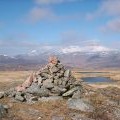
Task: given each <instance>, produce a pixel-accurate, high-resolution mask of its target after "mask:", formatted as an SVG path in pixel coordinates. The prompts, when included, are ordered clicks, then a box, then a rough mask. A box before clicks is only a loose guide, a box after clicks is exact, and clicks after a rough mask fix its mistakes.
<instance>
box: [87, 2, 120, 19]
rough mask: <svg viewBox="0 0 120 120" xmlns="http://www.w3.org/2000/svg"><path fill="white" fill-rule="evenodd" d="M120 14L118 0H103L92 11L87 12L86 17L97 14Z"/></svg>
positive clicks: (89, 17) (90, 17)
mask: <svg viewBox="0 0 120 120" xmlns="http://www.w3.org/2000/svg"><path fill="white" fill-rule="evenodd" d="M103 15H107V16H120V0H104V1H103V2H102V3H101V4H100V5H99V7H98V9H97V10H96V11H95V12H93V13H88V14H87V15H86V18H87V19H88V20H91V19H94V18H96V17H99V16H103Z"/></svg>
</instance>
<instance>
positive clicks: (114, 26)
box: [101, 18, 120, 32]
mask: <svg viewBox="0 0 120 120" xmlns="http://www.w3.org/2000/svg"><path fill="white" fill-rule="evenodd" d="M101 31H102V32H108V31H111V32H120V18H117V19H113V20H111V21H109V22H108V23H107V24H106V25H104V26H102V27H101Z"/></svg>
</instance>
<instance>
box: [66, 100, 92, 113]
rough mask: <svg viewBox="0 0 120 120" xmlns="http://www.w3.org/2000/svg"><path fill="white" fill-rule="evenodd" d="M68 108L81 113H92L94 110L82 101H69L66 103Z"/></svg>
mask: <svg viewBox="0 0 120 120" xmlns="http://www.w3.org/2000/svg"><path fill="white" fill-rule="evenodd" d="M67 105H68V108H71V109H75V110H80V111H83V112H93V110H94V108H93V106H92V105H90V103H88V102H87V101H85V100H83V99H71V98H70V99H69V100H68V101H67Z"/></svg>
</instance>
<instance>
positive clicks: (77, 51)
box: [0, 45, 120, 70]
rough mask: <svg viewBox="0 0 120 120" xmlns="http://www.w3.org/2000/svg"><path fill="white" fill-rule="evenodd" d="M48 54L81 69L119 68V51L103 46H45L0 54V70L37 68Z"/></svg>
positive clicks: (44, 61) (44, 62) (67, 64)
mask: <svg viewBox="0 0 120 120" xmlns="http://www.w3.org/2000/svg"><path fill="white" fill-rule="evenodd" d="M50 55H57V56H58V57H59V58H60V60H61V61H62V63H64V64H65V65H66V66H68V67H76V68H82V69H104V68H108V69H111V68H116V69H118V68H120V51H119V50H115V49H109V48H106V47H103V46H97V45H96V46H95V45H94V46H86V47H79V46H68V47H45V48H41V49H40V50H32V51H31V52H30V53H28V54H21V55H16V56H12V57H11V56H7V55H0V70H28V69H37V68H39V67H41V66H42V65H44V64H46V63H47V59H48V57H49V56H50Z"/></svg>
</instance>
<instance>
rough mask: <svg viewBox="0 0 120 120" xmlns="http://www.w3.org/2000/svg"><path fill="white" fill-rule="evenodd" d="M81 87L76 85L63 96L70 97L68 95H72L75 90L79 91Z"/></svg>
mask: <svg viewBox="0 0 120 120" xmlns="http://www.w3.org/2000/svg"><path fill="white" fill-rule="evenodd" d="M79 89H80V87H79V86H78V87H74V88H72V89H70V90H68V91H67V92H66V93H64V94H63V95H62V96H63V97H68V96H72V95H73V93H74V92H76V91H78V90H79Z"/></svg>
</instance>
